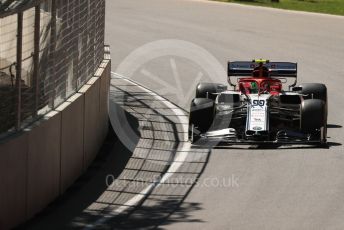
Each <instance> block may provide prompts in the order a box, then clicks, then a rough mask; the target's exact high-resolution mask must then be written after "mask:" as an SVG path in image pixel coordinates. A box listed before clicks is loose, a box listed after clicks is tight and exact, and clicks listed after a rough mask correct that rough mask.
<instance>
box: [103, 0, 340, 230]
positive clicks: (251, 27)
mask: <svg viewBox="0 0 344 230" xmlns="http://www.w3.org/2000/svg"><path fill="white" fill-rule="evenodd" d="M106 11H107V17H106V40H107V43H108V44H110V45H111V47H112V69H113V71H116V68H117V67H118V66H119V65H120V64H121V63H122V62H123V60H124V59H125V58H126V57H127V56H128V55H129V54H130V53H131V52H133V51H134V50H136V49H137V48H139V47H141V46H142V45H144V44H146V43H148V42H154V41H157V40H161V39H181V40H185V41H188V42H192V43H194V44H196V45H198V46H201V47H203V48H204V49H206V50H207V51H209V52H210V53H211V54H212V55H213V56H214V57H215V58H216V59H217V60H218V61H219V62H220V63H221V64H222V66H223V68H225V65H226V62H227V61H228V60H251V59H252V58H269V59H271V60H282V61H284V60H285V61H296V62H298V63H299V82H323V83H325V84H326V85H327V86H328V88H329V121H328V122H329V124H330V126H329V132H328V136H329V142H330V147H329V149H317V148H298V147H296V148H294V147H290V148H280V149H279V148H278V149H257V147H256V146H249V149H239V148H236V146H233V147H232V148H217V149H214V150H212V152H211V157H210V160H209V162H208V163H207V166H206V170H205V172H204V174H203V175H202V177H201V179H203V180H204V179H207V178H229V177H231V176H232V175H235V176H236V177H238V178H239V187H238V188H236V187H235V188H234V187H233V188H220V187H219V186H210V187H195V188H194V189H193V190H192V191H191V193H190V194H189V196H188V197H187V198H186V200H185V204H197V208H196V209H193V210H190V209H187V211H186V210H185V209H184V210H183V209H182V208H183V205H182V206H181V207H180V209H179V211H180V212H179V213H178V211H176V213H175V215H172V216H171V217H170V219H169V220H168V221H166V222H164V224H163V223H162V224H161V225H159V228H161V229H250V230H251V229H343V228H344V221H343V219H344V199H343V194H344V176H343V175H344V155H343V154H344V151H343V146H342V143H343V140H344V138H343V135H344V130H343V129H342V127H341V126H342V125H343V112H344V111H343V108H344V102H343V96H342V95H343V94H342V88H343V85H344V68H343V60H344V46H343V42H344V30H343V28H344V18H343V17H334V16H323V15H316V14H305V13H294V12H289V11H281V10H271V9H264V8H254V7H244V6H239V5H232V4H222V3H213V2H206V1H189V0H168V1H167V0H144V1H137V0H136V1H135V0H116V1H112V0H109V1H107V8H106ZM172 56H173V55H172ZM171 66H172V67H173V68H171ZM175 67H177V69H178V70H180V72H179V77H180V78H181V79H182V86H181V87H179V88H178V87H175V89H176V90H175V91H174V92H171V91H172V90H161V88H162V86H161V83H164V82H165V83H166V82H168V84H169V85H175V84H176V82H175V81H174V80H173V75H175V71H174V70H175V69H176V68H175ZM142 70H147V71H142ZM202 71H203V72H206V71H204V70H202V68H201V67H200V66H198V65H195V64H194V63H192V61H185V59H183V58H178V57H172V58H171V57H169V58H166V57H160V58H155V59H154V60H148V61H147V62H145V63H143V64H142V66H140V67H139V68H138V70H137V71H135V72H134V73H132V74H131V76H128V77H131V78H133V79H134V80H136V81H139V82H140V83H143V84H144V85H146V86H148V87H150V88H152V89H153V90H156V91H158V92H159V93H161V94H163V95H164V96H166V97H167V98H168V99H170V100H172V101H174V102H176V103H178V104H180V105H182V106H183V107H184V108H185V109H188V106H187V104H188V103H183V101H182V99H181V97H180V95H187V92H189V91H191V90H194V85H193V83H192V82H193V80H194V79H195V78H196V77H195V76H197V75H195V73H196V74H197V73H198V72H202ZM148 72H149V73H152V74H154V75H156V76H158V77H156V78H155V80H152V78H149V77H147V75H148V74H147V73H148ZM144 73H146V74H144ZM202 76H203V78H204V79H205V80H209V79H214V78H215V80H216V81H219V82H223V83H225V82H226V74H225V71H223V76H207V75H206V74H204V75H202ZM159 80H163V81H164V82H161V81H159ZM184 100H185V101H190V100H191V98H190V97H187V96H185V99H184ZM182 210H183V211H184V213H183V214H184V218H178V217H180V216H178V215H179V214H180V213H181V212H182ZM137 215H139V213H138V214H137ZM141 215H143V216H144V215H146V216H147V218H148V217H149V216H150V213H148V212H146V213H141ZM183 220H184V221H183ZM137 226H140V225H139V222H138V225H137Z"/></svg>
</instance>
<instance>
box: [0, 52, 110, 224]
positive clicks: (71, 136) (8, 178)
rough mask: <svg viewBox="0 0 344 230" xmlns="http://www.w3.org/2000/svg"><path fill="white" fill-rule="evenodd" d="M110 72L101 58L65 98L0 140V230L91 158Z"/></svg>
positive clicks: (101, 133) (39, 204)
mask: <svg viewBox="0 0 344 230" xmlns="http://www.w3.org/2000/svg"><path fill="white" fill-rule="evenodd" d="M107 57H108V56H107ZM110 75H111V63H110V59H109V58H107V59H105V60H104V61H103V63H102V65H101V66H100V68H99V69H98V71H97V72H96V73H95V75H94V77H93V78H92V79H91V80H90V81H89V82H88V83H87V84H86V85H85V86H84V87H83V88H82V89H80V90H79V91H78V93H76V94H75V95H74V96H72V97H71V98H69V99H68V101H66V102H65V103H64V104H62V105H61V106H60V107H58V108H57V109H56V110H55V111H52V112H51V113H49V114H47V115H46V116H45V117H44V118H43V119H41V120H40V121H38V122H36V123H35V124H34V125H32V126H31V127H29V128H27V129H25V130H24V131H23V132H21V133H19V134H18V135H16V136H12V137H10V138H8V139H6V140H3V141H2V142H1V143H0V229H1V230H2V229H9V228H12V227H15V226H17V225H18V224H20V223H23V222H24V221H26V220H28V219H30V218H32V217H33V216H34V215H35V214H37V213H38V212H40V211H41V210H42V209H43V208H44V207H46V206H47V205H48V204H49V203H51V202H52V201H53V200H55V199H56V198H57V197H58V196H59V195H61V194H62V193H63V192H65V191H66V190H67V189H68V187H69V186H70V185H72V184H73V183H74V182H75V180H76V179H77V178H78V177H79V176H80V175H81V174H82V173H83V172H84V171H85V170H86V169H87V167H89V165H90V164H91V163H92V161H93V160H94V158H95V157H96V155H97V153H98V151H99V149H100V147H101V145H102V143H103V141H104V139H105V137H106V134H107V130H108V115H107V114H108V106H107V105H108V93H109V84H110Z"/></svg>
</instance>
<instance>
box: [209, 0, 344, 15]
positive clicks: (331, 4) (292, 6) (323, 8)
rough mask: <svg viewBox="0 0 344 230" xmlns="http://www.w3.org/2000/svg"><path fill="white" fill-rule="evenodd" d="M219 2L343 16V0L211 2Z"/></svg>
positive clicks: (226, 0)
mask: <svg viewBox="0 0 344 230" xmlns="http://www.w3.org/2000/svg"><path fill="white" fill-rule="evenodd" d="M213 1H220V2H234V3H241V4H249V5H256V6H265V7H272V8H280V9H288V10H298V11H309V12H316V13H325V14H336V15H344V0H280V2H271V1H270V0H213Z"/></svg>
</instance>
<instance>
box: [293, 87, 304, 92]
mask: <svg viewBox="0 0 344 230" xmlns="http://www.w3.org/2000/svg"><path fill="white" fill-rule="evenodd" d="M292 90H293V91H302V87H301V86H296V87H293V89H292Z"/></svg>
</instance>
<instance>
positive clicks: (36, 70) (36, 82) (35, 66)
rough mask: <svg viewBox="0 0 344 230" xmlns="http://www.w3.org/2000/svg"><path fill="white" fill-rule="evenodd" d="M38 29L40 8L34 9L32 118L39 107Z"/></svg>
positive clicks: (38, 6) (37, 6)
mask: <svg viewBox="0 0 344 230" xmlns="http://www.w3.org/2000/svg"><path fill="white" fill-rule="evenodd" d="M40 27H41V7H40V5H39V4H38V5H36V7H35V32H34V56H33V87H34V89H35V92H34V94H35V107H34V111H33V115H34V117H36V116H37V113H38V105H39V82H40V81H39V79H40V76H39V40H40Z"/></svg>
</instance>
